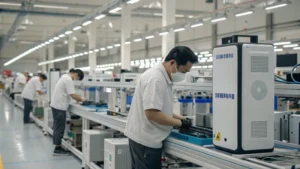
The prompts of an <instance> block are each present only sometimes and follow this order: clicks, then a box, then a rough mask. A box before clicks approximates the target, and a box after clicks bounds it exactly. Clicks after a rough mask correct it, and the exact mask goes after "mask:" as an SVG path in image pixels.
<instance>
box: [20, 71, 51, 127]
mask: <svg viewBox="0 0 300 169" xmlns="http://www.w3.org/2000/svg"><path fill="white" fill-rule="evenodd" d="M45 80H47V76H46V75H44V74H42V73H41V74H38V76H34V77H32V78H31V79H30V80H29V81H28V83H27V84H26V85H25V88H24V90H23V92H22V95H21V97H22V98H23V99H24V123H25V124H26V123H32V121H30V118H29V115H30V112H31V111H32V102H33V100H34V98H35V93H36V92H37V93H38V94H39V95H44V92H43V91H42V83H43V82H44V81H45Z"/></svg>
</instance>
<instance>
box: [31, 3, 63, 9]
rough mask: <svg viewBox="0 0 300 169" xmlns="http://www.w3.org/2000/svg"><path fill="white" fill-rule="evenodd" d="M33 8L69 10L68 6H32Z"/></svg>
mask: <svg viewBox="0 0 300 169" xmlns="http://www.w3.org/2000/svg"><path fill="white" fill-rule="evenodd" d="M33 7H35V8H50V9H69V7H68V6H55V5H38V4H36V5H33Z"/></svg>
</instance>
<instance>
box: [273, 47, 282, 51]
mask: <svg viewBox="0 0 300 169" xmlns="http://www.w3.org/2000/svg"><path fill="white" fill-rule="evenodd" d="M274 51H275V52H281V51H283V49H281V48H278V49H274Z"/></svg>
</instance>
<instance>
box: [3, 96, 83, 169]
mask: <svg viewBox="0 0 300 169" xmlns="http://www.w3.org/2000/svg"><path fill="white" fill-rule="evenodd" d="M53 149H54V146H53V145H52V137H50V136H44V135H43V132H42V130H41V129H40V128H38V127H37V126H36V125H35V124H26V125H24V124H23V112H22V110H20V109H19V108H17V107H13V105H12V104H11V102H10V101H8V100H7V99H6V98H5V97H4V96H0V154H1V156H2V160H3V163H4V168H5V169H76V168H77V169H79V168H81V161H80V160H78V159H77V158H76V157H74V156H59V157H58V156H53V155H52V152H53Z"/></svg>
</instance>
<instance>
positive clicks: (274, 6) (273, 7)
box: [265, 3, 287, 10]
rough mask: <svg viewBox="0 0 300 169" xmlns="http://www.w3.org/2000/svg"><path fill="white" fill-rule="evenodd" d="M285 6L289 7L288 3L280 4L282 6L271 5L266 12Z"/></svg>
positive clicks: (266, 8)
mask: <svg viewBox="0 0 300 169" xmlns="http://www.w3.org/2000/svg"><path fill="white" fill-rule="evenodd" d="M284 6H287V3H280V4H275V5H270V6H267V7H265V10H271V9H276V8H281V7H284Z"/></svg>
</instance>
